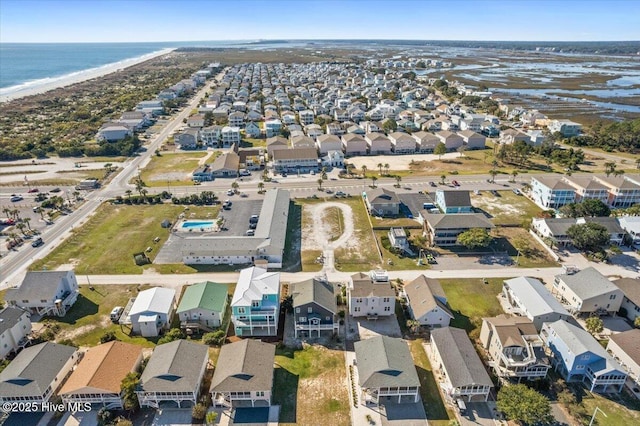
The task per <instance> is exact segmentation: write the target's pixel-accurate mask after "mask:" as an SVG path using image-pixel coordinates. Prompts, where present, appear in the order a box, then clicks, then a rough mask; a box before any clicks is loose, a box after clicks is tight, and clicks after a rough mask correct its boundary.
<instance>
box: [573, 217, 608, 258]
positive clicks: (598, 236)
mask: <svg viewBox="0 0 640 426" xmlns="http://www.w3.org/2000/svg"><path fill="white" fill-rule="evenodd" d="M567 236H568V237H569V238H571V242H572V243H573V245H574V246H575V247H576V248H577V249H578V250H585V251H590V252H599V251H602V250H604V248H605V247H606V246H608V245H609V239H610V237H609V232H608V231H607V228H605V227H604V226H603V225H600V224H599V223H595V222H587V223H581V224H576V225H571V226H570V227H569V229H567Z"/></svg>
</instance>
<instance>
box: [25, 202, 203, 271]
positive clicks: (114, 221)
mask: <svg viewBox="0 0 640 426" xmlns="http://www.w3.org/2000/svg"><path fill="white" fill-rule="evenodd" d="M182 212H185V209H184V207H182V206H178V205H173V204H161V205H153V206H150V205H137V206H126V205H112V204H103V205H102V206H100V207H99V208H98V210H96V213H95V214H94V215H93V216H92V217H91V219H89V221H88V222H87V223H86V224H84V225H83V226H81V227H79V228H77V229H74V230H73V235H72V236H71V237H69V238H67V239H66V240H65V241H64V242H63V243H62V244H60V245H59V246H58V247H57V248H56V249H55V250H54V251H53V252H52V253H50V254H49V255H48V256H46V257H45V258H44V259H41V260H38V261H36V262H34V263H33V264H32V265H31V270H40V269H48V270H53V269H56V268H57V267H59V266H61V265H64V264H68V263H72V264H73V266H74V268H75V271H76V273H77V274H141V273H142V271H143V269H144V268H153V267H154V265H147V266H145V267H139V266H136V264H135V263H134V261H133V253H139V252H145V251H147V248H148V247H151V251H150V252H148V253H147V255H148V256H149V257H150V258H151V259H152V260H153V259H154V258H155V256H156V254H157V252H158V250H159V249H160V247H161V246H162V244H164V242H165V241H166V240H167V238H168V237H169V232H170V229H167V228H162V227H161V226H160V223H161V222H162V221H163V220H164V219H169V220H170V221H171V222H175V221H176V219H177V217H178V215H179V214H180V213H182ZM215 212H216V210H215V209H214V208H212V207H190V208H189V210H188V211H187V215H186V216H187V217H189V218H190V219H197V218H205V217H207V214H213V215H215ZM155 238H159V240H158V242H154V240H155Z"/></svg>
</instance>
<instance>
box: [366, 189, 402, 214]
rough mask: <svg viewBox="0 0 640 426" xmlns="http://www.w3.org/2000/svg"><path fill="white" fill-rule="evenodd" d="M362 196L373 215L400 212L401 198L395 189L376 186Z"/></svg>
mask: <svg viewBox="0 0 640 426" xmlns="http://www.w3.org/2000/svg"><path fill="white" fill-rule="evenodd" d="M362 197H363V198H364V202H365V204H366V206H367V209H368V210H369V214H370V215H372V216H397V215H398V214H399V213H400V199H399V198H398V195H397V194H396V193H395V192H393V191H390V190H388V189H385V188H375V189H372V190H370V191H367V192H365V193H363V195H362Z"/></svg>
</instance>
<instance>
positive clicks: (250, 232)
mask: <svg viewBox="0 0 640 426" xmlns="http://www.w3.org/2000/svg"><path fill="white" fill-rule="evenodd" d="M255 234H256V231H254V230H253V229H247V232H245V233H244V235H246V236H247V237H253V236H254V235H255Z"/></svg>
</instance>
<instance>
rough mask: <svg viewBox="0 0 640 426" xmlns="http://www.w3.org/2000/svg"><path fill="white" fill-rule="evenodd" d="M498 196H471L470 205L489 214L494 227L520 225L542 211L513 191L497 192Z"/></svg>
mask: <svg viewBox="0 0 640 426" xmlns="http://www.w3.org/2000/svg"><path fill="white" fill-rule="evenodd" d="M498 194H500V196H499V197H496V196H494V195H491V193H490V192H489V191H482V192H481V193H480V195H475V194H471V204H473V206H474V207H475V208H477V209H480V210H482V211H484V212H485V213H487V214H489V215H490V216H491V217H492V221H493V223H494V224H495V225H520V224H522V222H523V221H524V220H525V219H531V218H532V217H535V216H536V215H537V214H538V213H540V212H541V211H542V209H541V208H540V207H538V206H536V205H535V204H533V202H531V200H529V199H528V198H527V197H525V196H524V195H516V194H514V193H513V191H499V192H498Z"/></svg>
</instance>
